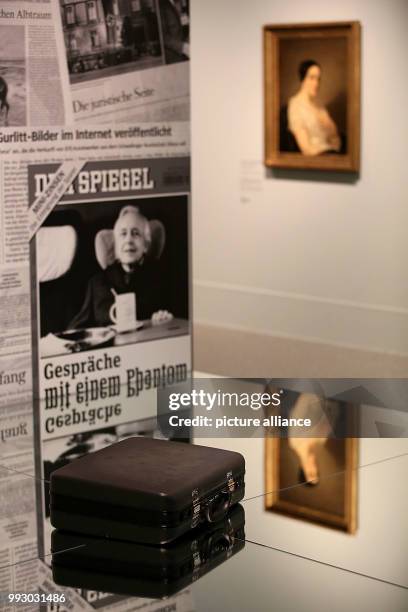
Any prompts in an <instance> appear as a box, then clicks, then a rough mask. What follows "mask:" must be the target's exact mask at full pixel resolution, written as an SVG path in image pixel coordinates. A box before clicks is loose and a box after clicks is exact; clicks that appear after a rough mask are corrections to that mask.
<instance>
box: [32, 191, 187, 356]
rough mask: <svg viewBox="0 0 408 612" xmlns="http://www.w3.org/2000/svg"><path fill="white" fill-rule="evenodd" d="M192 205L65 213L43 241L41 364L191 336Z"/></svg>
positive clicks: (143, 203)
mask: <svg viewBox="0 0 408 612" xmlns="http://www.w3.org/2000/svg"><path fill="white" fill-rule="evenodd" d="M187 210H188V199H187V196H162V197H151V198H138V199H121V200H119V201H104V202H103V205H102V204H101V202H97V201H96V202H87V203H79V204H78V203H75V204H64V205H59V206H57V207H56V208H55V209H54V210H53V212H52V213H51V214H50V215H49V216H48V218H47V219H46V222H45V223H44V225H43V226H42V227H41V228H40V230H39V231H38V233H37V238H36V258H37V264H36V265H37V280H38V285H39V289H38V297H39V304H38V311H39V326H40V329H39V333H40V336H41V338H40V343H39V352H40V357H51V356H55V355H67V354H70V353H76V352H81V351H86V350H93V349H98V348H105V347H109V346H115V347H119V346H123V345H127V344H134V343H139V342H146V341H150V340H157V339H159V338H167V337H175V336H181V335H185V334H188V333H189V323H188V319H189V298H188V296H189V292H188V214H187Z"/></svg>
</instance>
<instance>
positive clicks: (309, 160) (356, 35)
mask: <svg viewBox="0 0 408 612" xmlns="http://www.w3.org/2000/svg"><path fill="white" fill-rule="evenodd" d="M359 41H360V25H359V24H358V23H357V22H347V23H344V22H341V23H331V24H303V25H294V26H291V25H278V26H265V28H264V52H265V58H264V59H265V62H264V64H265V164H266V165H267V166H270V167H275V168H301V169H317V170H341V171H352V172H358V170H359V142H360V134H359V131H360V129H359V112H360V87H359V74H360V73H359V66H360V60H359Z"/></svg>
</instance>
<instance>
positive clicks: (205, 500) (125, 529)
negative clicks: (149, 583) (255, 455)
mask: <svg viewBox="0 0 408 612" xmlns="http://www.w3.org/2000/svg"><path fill="white" fill-rule="evenodd" d="M244 474H245V460H244V458H243V457H242V455H240V454H239V453H235V452H231V451H226V450H221V449H217V448H210V447H206V446H198V445H194V444H186V443H183V442H170V441H168V440H154V439H151V438H142V437H138V438H128V439H127V440H123V441H122V442H118V443H117V444H113V445H112V446H109V447H107V448H104V449H102V450H100V451H97V452H95V453H91V454H89V455H86V456H84V457H81V458H80V459H76V460H75V461H72V462H71V463H69V464H68V465H65V466H63V467H61V468H59V469H58V470H55V471H54V472H52V474H51V485H50V511H51V513H50V514H51V524H52V525H53V526H54V527H56V528H58V529H62V530H64V531H73V532H77V533H86V534H88V535H95V536H98V537H106V538H114V539H118V540H128V541H133V542H143V543H147V544H165V543H167V542H171V541H172V540H174V539H175V538H178V537H179V536H181V535H183V534H184V533H186V532H188V531H189V530H190V529H192V528H195V527H197V526H198V525H200V524H203V523H206V522H207V523H211V522H216V521H218V520H220V519H222V518H223V517H224V516H225V515H226V513H227V512H228V510H229V508H230V507H231V506H233V505H234V504H236V503H238V502H239V501H240V500H241V499H242V498H243V497H244V492H245V489H244Z"/></svg>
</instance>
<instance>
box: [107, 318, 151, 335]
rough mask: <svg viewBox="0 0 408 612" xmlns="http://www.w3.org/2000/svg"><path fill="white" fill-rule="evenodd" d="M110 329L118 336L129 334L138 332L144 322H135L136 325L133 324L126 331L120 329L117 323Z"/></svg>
mask: <svg viewBox="0 0 408 612" xmlns="http://www.w3.org/2000/svg"><path fill="white" fill-rule="evenodd" d="M110 327H111V329H113V330H114V331H115V332H116V333H117V334H128V333H130V332H133V331H136V330H138V329H140V328H141V327H143V321H135V322H134V323H132V326H131V327H128V328H126V329H123V328H122V327H119V326H118V324H117V323H116V324H115V325H111V326H110Z"/></svg>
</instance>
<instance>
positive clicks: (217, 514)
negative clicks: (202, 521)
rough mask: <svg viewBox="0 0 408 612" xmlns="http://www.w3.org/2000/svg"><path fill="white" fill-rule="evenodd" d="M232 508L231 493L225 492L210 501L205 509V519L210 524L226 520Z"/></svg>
mask: <svg viewBox="0 0 408 612" xmlns="http://www.w3.org/2000/svg"><path fill="white" fill-rule="evenodd" d="M230 506H231V491H229V490H223V491H220V493H217V494H216V495H214V497H212V498H211V499H209V500H208V502H207V504H206V507H205V518H206V519H207V521H208V522H209V523H216V522H217V521H220V520H221V519H223V518H224V516H225V515H226V514H227V512H228V510H229V508H230Z"/></svg>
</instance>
